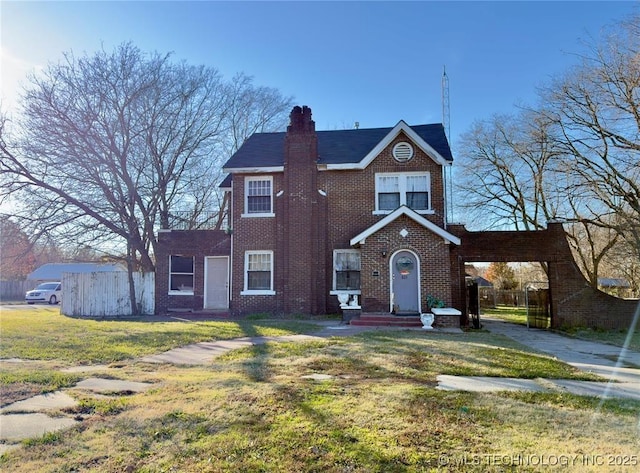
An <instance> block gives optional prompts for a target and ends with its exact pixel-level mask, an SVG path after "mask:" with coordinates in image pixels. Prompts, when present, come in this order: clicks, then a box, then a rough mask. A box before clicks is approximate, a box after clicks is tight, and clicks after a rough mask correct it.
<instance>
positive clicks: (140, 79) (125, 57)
mask: <svg viewBox="0 0 640 473" xmlns="http://www.w3.org/2000/svg"><path fill="white" fill-rule="evenodd" d="M251 90H253V89H252V86H251V84H250V81H245V87H244V88H243V89H242V91H243V93H244V94H248V95H250V92H251ZM234 91H235V89H234V88H233V87H231V86H230V85H229V84H227V83H225V82H224V81H223V80H222V78H221V76H220V75H219V73H218V72H217V71H216V70H215V69H211V68H206V67H202V66H200V67H195V66H190V65H187V64H185V63H183V62H181V63H175V62H172V61H171V57H170V55H160V54H158V53H153V54H144V53H143V52H141V51H140V50H139V49H138V48H136V47H135V46H133V45H131V44H129V43H126V44H123V45H121V46H119V47H117V48H116V49H115V50H114V51H113V52H111V53H108V52H105V51H101V52H99V53H97V54H95V55H93V56H86V55H85V56H82V57H75V56H74V55H73V54H71V53H68V54H65V55H64V60H63V61H62V62H60V63H59V64H52V65H50V66H49V67H48V68H47V69H46V71H45V72H44V73H43V74H42V75H38V76H33V77H32V78H31V84H30V86H29V88H28V89H26V93H25V95H24V97H23V110H22V113H21V115H20V118H19V120H18V121H17V122H16V123H14V124H13V125H14V126H13V128H12V130H13V131H14V133H12V134H9V133H8V122H7V120H6V119H2V120H1V121H0V199H2V198H8V197H9V196H11V197H12V199H11V200H12V202H14V203H15V202H19V207H18V210H17V211H16V212H15V216H16V217H19V218H20V219H21V224H22V226H23V227H24V226H25V225H27V226H30V227H31V228H32V231H31V233H32V234H33V235H34V238H37V237H38V236H40V235H47V234H53V235H55V237H56V238H57V239H60V240H64V239H66V240H68V241H70V242H72V243H73V244H74V245H76V246H87V247H93V248H100V249H102V250H103V251H106V252H111V253H119V254H126V261H127V264H128V266H129V269H130V273H131V271H133V270H134V269H136V268H140V269H142V270H144V271H153V270H154V261H153V252H154V246H155V244H156V232H157V230H158V228H160V227H166V226H167V225H168V221H169V216H170V214H171V213H172V212H174V211H189V212H202V211H204V210H205V209H212V206H213V205H214V204H216V203H218V202H217V199H218V194H217V192H216V190H217V189H216V188H217V182H219V179H220V178H221V174H220V167H221V164H222V162H223V161H224V160H225V159H226V158H227V157H228V155H227V154H226V151H227V146H226V143H227V142H228V141H229V134H232V135H233V134H234V132H233V126H234V123H233V120H231V112H232V111H234V110H235V106H234V103H235V102H236V101H237V97H235V96H232V95H230V93H233V92H234ZM267 92H268V93H265V97H263V98H262V100H266V99H271V100H272V101H273V102H274V103H279V104H281V105H282V106H283V108H282V109H281V110H279V111H278V110H276V107H275V106H274V110H273V111H272V112H271V113H272V121H271V122H269V123H268V124H270V123H274V124H275V123H278V119H279V118H280V119H284V117H286V112H287V111H288V108H289V107H288V105H289V103H290V100H289V99H284V98H282V97H281V96H280V94H279V93H278V92H277V91H275V90H273V89H269V90H268V91H267ZM285 105H286V106H285ZM268 124H265V126H268ZM236 134H237V135H238V137H237V138H236V140H237V141H240V140H242V139H243V138H242V133H239V134H238V133H236ZM217 180H218V181H217ZM132 290H133V289H132ZM133 303H134V301H133V298H132V305H133ZM132 310H133V311H134V313H135V308H133V309H132Z"/></svg>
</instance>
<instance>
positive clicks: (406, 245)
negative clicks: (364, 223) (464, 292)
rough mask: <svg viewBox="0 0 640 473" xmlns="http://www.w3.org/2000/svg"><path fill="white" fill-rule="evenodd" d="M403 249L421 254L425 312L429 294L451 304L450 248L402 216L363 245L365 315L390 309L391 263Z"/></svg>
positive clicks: (421, 283) (362, 279) (362, 276)
mask: <svg viewBox="0 0 640 473" xmlns="http://www.w3.org/2000/svg"><path fill="white" fill-rule="evenodd" d="M402 230H407V232H408V233H407V235H406V237H403V236H402V235H401V233H400V232H401V231H402ZM354 236H355V235H354ZM401 250H408V251H412V252H413V253H415V254H416V255H418V260H419V262H418V264H419V268H420V276H421V277H420V293H421V301H420V303H421V307H422V309H423V312H424V311H425V310H426V304H425V300H426V297H427V295H428V294H432V295H434V296H436V297H438V298H440V299H442V300H443V301H445V303H446V304H447V305H450V304H451V278H450V274H449V245H447V244H445V242H444V239H443V238H442V237H439V236H437V235H436V234H434V233H432V232H430V231H428V230H425V228H424V227H422V226H421V225H420V224H418V223H416V222H415V221H414V220H412V219H410V218H409V217H407V216H405V215H403V216H401V217H399V218H398V219H396V220H395V221H393V222H391V223H390V224H389V225H387V226H386V227H385V228H384V229H382V230H380V231H379V232H377V233H375V234H373V235H371V236H370V237H368V238H367V240H366V242H365V243H364V245H362V246H361V255H362V266H363V271H362V274H361V282H362V310H363V312H389V311H390V310H391V307H390V301H391V279H390V275H391V266H390V263H391V260H392V258H393V254H394V253H396V252H398V251H401ZM383 251H385V252H386V253H387V255H386V257H383V256H382V252H383ZM365 268H366V269H365Z"/></svg>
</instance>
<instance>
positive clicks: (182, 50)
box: [0, 0, 639, 152]
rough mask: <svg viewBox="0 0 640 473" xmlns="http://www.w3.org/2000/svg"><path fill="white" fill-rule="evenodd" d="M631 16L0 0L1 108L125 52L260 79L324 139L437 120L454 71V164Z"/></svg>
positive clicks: (601, 6) (546, 5)
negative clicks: (501, 118) (53, 66)
mask: <svg viewBox="0 0 640 473" xmlns="http://www.w3.org/2000/svg"><path fill="white" fill-rule="evenodd" d="M634 12H635V13H638V12H639V11H638V9H637V4H636V3H634V2H455V1H454V2H302V1H298V2H206V1H201V2H160V1H142V2H133V1H111V2H93V1H84V2H77V1H75V2H56V1H49V2H29V1H19V2H12V1H4V0H3V1H2V2H1V3H0V15H1V23H0V26H1V37H0V40H1V41H0V44H1V48H2V49H1V51H2V55H1V58H2V70H1V78H2V83H1V85H2V96H3V108H4V109H9V110H11V109H12V108H13V107H15V101H16V93H17V90H18V88H19V85H20V83H21V81H23V80H24V77H25V74H26V73H27V72H28V71H33V70H36V71H37V70H38V69H39V68H42V67H43V66H44V65H46V64H47V62H49V61H52V62H56V61H58V60H59V59H60V57H61V53H62V52H63V51H68V50H73V51H74V53H76V54H80V53H83V52H87V53H92V52H94V51H96V50H97V49H99V48H100V47H102V46H103V45H104V48H105V49H107V50H111V49H112V48H113V47H114V46H115V45H117V44H120V43H122V42H124V41H132V42H133V43H134V44H135V45H136V46H138V47H140V48H141V49H143V50H146V51H158V52H162V53H166V52H173V53H174V57H175V58H176V59H180V60H182V59H184V60H186V61H187V62H189V63H191V64H205V65H208V66H213V67H215V68H217V69H218V70H219V71H220V72H221V73H222V74H223V75H224V76H225V77H227V78H231V77H232V76H233V75H234V74H235V73H238V72H244V73H246V74H248V75H251V76H253V77H254V80H255V83H256V84H257V85H265V86H270V87H275V88H278V89H279V90H280V91H281V92H282V93H283V94H285V95H290V96H293V97H294V99H295V102H296V103H298V104H300V105H308V106H310V107H311V109H312V110H313V116H314V119H315V121H316V128H317V129H319V130H326V129H340V128H350V127H352V126H353V124H354V122H356V121H357V122H359V123H360V127H361V128H370V127H384V126H393V125H395V124H396V123H397V122H398V121H399V120H401V119H402V120H405V121H406V122H407V123H409V124H422V123H434V122H441V121H442V91H441V80H442V73H443V67H446V70H447V75H448V77H449V83H450V89H449V95H450V105H451V106H450V116H451V123H450V126H451V141H452V145H453V147H454V152H455V148H456V142H457V140H458V137H459V135H460V134H461V133H463V132H465V131H467V130H468V129H469V127H470V126H471V124H472V123H473V121H474V120H479V119H484V118H488V117H490V116H491V115H493V114H495V113H508V112H511V111H514V110H515V109H514V105H515V104H526V103H532V102H533V101H534V100H535V88H536V87H537V86H540V85H542V84H544V83H545V82H546V81H548V80H549V78H550V77H551V76H553V75H555V74H558V73H561V72H563V71H566V70H568V68H569V67H570V66H571V65H572V64H574V63H576V61H577V59H576V55H575V54H576V53H580V52H582V51H583V50H584V49H583V48H584V46H583V44H582V42H583V41H584V40H588V39H589V38H590V37H594V38H597V37H598V36H599V35H600V33H601V29H602V28H603V27H605V26H607V25H610V24H612V23H614V22H617V21H619V20H621V19H623V18H625V17H626V16H629V15H630V14H632V13H634Z"/></svg>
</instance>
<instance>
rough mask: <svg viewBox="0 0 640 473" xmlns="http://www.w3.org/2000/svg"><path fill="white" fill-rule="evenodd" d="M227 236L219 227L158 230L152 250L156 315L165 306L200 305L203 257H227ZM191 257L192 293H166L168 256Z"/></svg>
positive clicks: (185, 307)
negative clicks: (192, 263) (154, 258)
mask: <svg viewBox="0 0 640 473" xmlns="http://www.w3.org/2000/svg"><path fill="white" fill-rule="evenodd" d="M230 254H231V237H230V236H229V235H227V234H226V233H225V232H224V231H222V230H168V231H167V230H165V231H161V232H160V233H158V245H157V252H156V278H155V291H156V308H155V312H156V314H165V313H166V312H167V311H168V310H169V309H192V310H201V309H202V308H203V306H204V259H205V257H206V256H229V255H230ZM171 255H177V256H187V257H194V268H193V272H194V274H193V278H194V288H193V295H170V294H169V257H170V256H171Z"/></svg>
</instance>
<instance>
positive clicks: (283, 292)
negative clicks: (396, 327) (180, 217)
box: [156, 107, 460, 315]
mask: <svg viewBox="0 0 640 473" xmlns="http://www.w3.org/2000/svg"><path fill="white" fill-rule="evenodd" d="M452 161H453V159H452V155H451V150H450V148H449V144H448V141H447V139H446V136H445V133H444V128H443V126H442V125H441V124H432V125H418V126H409V125H407V124H406V123H405V122H404V121H400V122H399V123H398V124H397V125H395V126H394V127H391V128H375V129H351V130H336V131H316V130H315V124H314V122H313V120H312V118H311V110H310V109H309V108H308V107H295V108H294V109H293V111H292V112H291V121H290V125H289V126H288V128H287V131H286V132H281V133H256V134H254V135H252V136H251V137H250V138H249V139H247V141H246V142H245V143H244V144H243V145H242V146H241V148H240V149H239V150H238V151H237V152H236V153H235V154H234V155H233V156H232V157H231V158H230V159H229V161H228V162H227V163H226V164H225V166H224V170H225V171H226V172H228V173H229V175H230V179H227V180H226V181H225V183H226V184H225V186H226V188H225V190H226V191H227V192H230V193H231V194H230V218H229V222H230V224H229V226H230V228H229V230H228V231H226V232H222V231H201V230H193V231H175V230H174V231H170V230H166V231H162V232H161V233H160V234H159V245H158V248H159V250H158V255H157V276H156V299H157V303H156V311H157V312H158V313H161V312H165V311H167V310H171V309H183V308H191V309H196V310H198V309H203V308H204V309H228V310H229V312H230V313H231V314H233V315H242V314H249V313H264V312H271V313H289V314H292V313H300V314H325V313H336V312H338V311H339V302H338V297H337V296H338V294H340V293H346V294H348V295H349V297H350V298H351V301H352V303H355V302H356V301H357V303H358V304H359V305H360V306H361V307H362V311H363V312H375V313H394V314H397V315H402V314H419V313H421V312H425V311H426V309H427V307H426V298H427V296H428V295H433V296H435V297H437V298H439V299H442V300H443V301H444V302H445V304H447V305H452V303H453V302H455V301H454V299H455V298H454V297H453V295H452V282H451V277H452V274H451V273H452V268H453V267H454V266H453V264H452V263H451V252H450V248H451V247H452V245H453V246H456V245H460V239H459V237H457V236H455V235H453V234H452V233H450V232H449V231H448V230H447V221H446V208H447V203H446V194H447V192H448V191H447V189H446V188H445V182H446V179H445V177H444V176H445V169H446V168H447V167H448V166H450V165H451V164H452Z"/></svg>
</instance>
